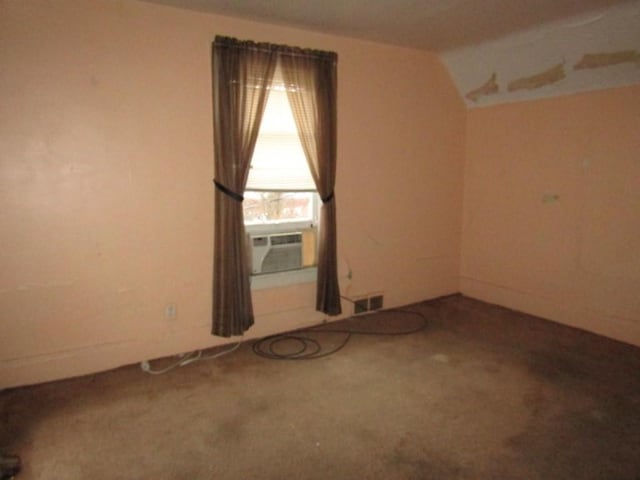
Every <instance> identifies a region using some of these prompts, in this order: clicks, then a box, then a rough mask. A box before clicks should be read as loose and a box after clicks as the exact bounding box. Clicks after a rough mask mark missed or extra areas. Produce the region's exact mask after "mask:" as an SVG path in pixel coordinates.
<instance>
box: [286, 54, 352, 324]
mask: <svg viewBox="0 0 640 480" xmlns="http://www.w3.org/2000/svg"><path fill="white" fill-rule="evenodd" d="M280 62H281V66H282V74H283V77H284V80H285V83H286V84H288V85H291V88H289V89H288V90H287V93H288V97H289V103H290V104H291V109H292V110H293V117H294V119H295V122H296V126H297V127H298V134H299V135H300V141H301V143H302V147H303V149H304V152H305V155H306V157H307V162H308V163H309V169H310V170H311V175H312V176H313V179H314V181H315V184H316V188H317V189H318V193H319V194H320V198H321V199H322V209H321V211H320V225H319V232H318V234H319V235H318V238H319V241H318V290H317V294H316V309H317V310H319V311H321V312H324V313H326V314H328V315H338V314H340V313H341V311H342V309H341V307H340V287H339V285H338V260H337V256H338V255H337V229H336V197H335V193H334V186H335V178H336V144H337V125H336V124H337V112H336V94H337V55H336V54H335V53H333V52H319V51H315V50H302V49H298V48H288V47H282V48H281V49H280Z"/></svg>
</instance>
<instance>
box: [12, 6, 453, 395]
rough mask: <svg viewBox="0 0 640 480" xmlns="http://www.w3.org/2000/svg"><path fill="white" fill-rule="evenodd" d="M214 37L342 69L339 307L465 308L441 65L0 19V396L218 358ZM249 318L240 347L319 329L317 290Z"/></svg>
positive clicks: (169, 28) (185, 23) (247, 32)
mask: <svg viewBox="0 0 640 480" xmlns="http://www.w3.org/2000/svg"><path fill="white" fill-rule="evenodd" d="M216 34H223V35H231V36H236V37H239V38H250V39H254V40H260V41H271V42H280V43H287V44H291V45H301V46H305V47H312V48H320V49H330V50H334V51H337V52H338V54H339V104H338V109H339V117H338V122H339V127H338V128H339V132H338V134H339V144H338V154H339V166H338V182H337V200H338V232H339V235H340V247H339V259H340V260H339V262H340V274H341V276H342V278H341V281H342V287H343V288H342V290H343V293H344V294H346V295H358V294H362V293H367V292H373V291H382V292H384V294H385V304H386V306H389V307H391V306H397V305H403V304H406V303H409V302H415V301H419V300H424V299H427V298H431V297H435V296H439V295H443V294H448V293H452V292H455V291H457V290H458V272H459V251H460V213H461V211H462V179H463V156H464V137H463V135H464V128H463V125H464V115H465V112H464V107H463V105H462V102H461V101H460V99H459V98H458V96H457V94H456V92H455V89H454V86H453V84H452V82H451V81H450V78H449V76H448V74H447V72H446V71H445V69H444V68H443V66H442V65H441V64H440V63H439V61H438V59H437V58H436V57H435V56H433V55H431V54H428V53H424V52H419V51H415V50H408V49H401V48H396V47H390V46H384V45H379V44H374V43H367V42H362V41H356V40H351V39H346V38H340V37H335V36H327V35H320V34H315V33H310V32H305V31H301V30H295V29H287V28H281V27H275V26H270V25H266V24H259V23H253V22H247V21H241V20H237V19H231V18H226V17H220V16H213V15H205V14H201V13H195V12H188V11H181V10H176V9H173V8H168V7H161V6H157V5H151V4H146V3H138V2H134V1H132V0H123V1H111V0H92V1H90V2H87V1H84V0H58V1H56V2H50V1H44V0H42V1H38V0H30V1H28V2H24V1H22V0H4V1H2V2H0V45H1V48H0V65H2V68H1V70H0V242H1V248H0V266H1V268H0V312H2V315H1V317H0V388H1V387H7V386H13V385H21V384H28V383H34V382H40V381H46V380H52V379H58V378H63V377H68V376H73V375H78V374H84V373H89V372H95V371H99V370H103V369H108V368H113V367H116V366H119V365H123V364H128V363H132V362H138V361H141V360H144V359H149V358H156V357H159V356H164V355H169V354H173V353H177V352H183V351H189V350H192V349H196V348H201V347H207V346H212V345H216V344H219V343H221V340H220V339H216V338H215V337H212V336H210V335H209V315H210V301H211V293H210V292H211V261H212V260H211V259H212V238H213V234H212V228H213V227H212V225H213V222H212V216H213V205H212V201H213V190H212V184H211V179H212V178H213V166H212V165H213V162H212V155H213V153H212V150H213V149H212V125H211V121H212V120H211V86H210V81H211V80H210V57H209V55H210V48H211V41H212V39H213V38H214V36H215V35H216ZM349 268H350V269H351V270H352V272H353V278H352V279H351V280H348V279H347V278H346V272H347V271H348V269H349ZM254 301H255V309H256V314H257V325H256V326H255V327H254V328H253V329H252V330H250V331H249V336H257V335H264V334H266V333H274V332H276V331H281V330H286V329H290V328H294V327H301V326H304V325H308V324H310V323H314V322H317V321H319V320H321V319H322V318H323V317H322V315H320V314H317V313H314V311H313V305H314V286H313V285H312V284H305V285H298V286H294V287H288V288H278V289H272V290H261V291H258V292H256V293H255V296H254ZM168 303H175V304H176V305H177V311H178V315H177V318H176V319H174V320H167V319H165V318H164V315H163V311H164V306H165V305H166V304H168ZM344 307H345V310H346V311H349V305H347V304H345V305H344Z"/></svg>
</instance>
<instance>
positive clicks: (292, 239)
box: [271, 233, 302, 247]
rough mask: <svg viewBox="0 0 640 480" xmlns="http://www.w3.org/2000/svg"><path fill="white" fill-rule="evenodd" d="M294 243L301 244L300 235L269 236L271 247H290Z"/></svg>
mask: <svg viewBox="0 0 640 480" xmlns="http://www.w3.org/2000/svg"><path fill="white" fill-rule="evenodd" d="M294 243H302V234H301V233H285V234H282V235H271V245H273V246H274V247H275V246H278V245H291V244H294Z"/></svg>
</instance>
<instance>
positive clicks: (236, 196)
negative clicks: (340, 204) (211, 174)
mask: <svg viewBox="0 0 640 480" xmlns="http://www.w3.org/2000/svg"><path fill="white" fill-rule="evenodd" d="M213 184H214V185H215V186H216V188H217V189H218V190H220V191H221V192H222V193H224V194H225V195H227V196H228V197H231V198H233V199H234V200H235V201H236V202H242V201H244V197H243V196H242V195H240V194H239V193H236V192H234V191H233V190H231V189H229V188H227V187H225V186H224V185H223V184H221V183H219V182H218V181H217V180H215V179H214V180H213ZM332 195H333V194H332Z"/></svg>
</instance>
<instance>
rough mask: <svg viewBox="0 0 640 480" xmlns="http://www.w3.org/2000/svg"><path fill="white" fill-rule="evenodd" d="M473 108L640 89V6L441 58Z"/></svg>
mask: <svg viewBox="0 0 640 480" xmlns="http://www.w3.org/2000/svg"><path fill="white" fill-rule="evenodd" d="M441 58H442V60H443V61H444V63H445V64H446V65H447V68H448V69H449V71H450V72H451V75H452V77H453V79H454V81H455V83H456V85H457V87H458V91H459V92H460V94H461V96H463V97H464V99H465V102H466V104H467V106H468V107H469V108H474V107H482V106H487V105H494V104H498V103H506V102H516V101H522V100H532V99H536V98H543V97H550V96H559V95H567V94H572V93H577V92H581V91H588V90H598V89H604V88H612V87H619V86H624V85H632V84H640V2H631V3H626V4H621V5H617V6H614V7H611V8H608V9H607V10H601V11H595V12H591V13H587V14H582V15H579V16H574V17H571V18H568V19H564V20H557V21H553V22H550V23H546V24H544V25H540V26H538V27H535V28H530V29H527V30H524V31H521V32H518V33H514V34H510V35H507V36H504V37H502V38H499V39H495V40H491V41H488V42H484V43H481V44H477V45H472V46H467V47H463V48H459V49H455V50H450V51H447V52H443V53H441Z"/></svg>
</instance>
